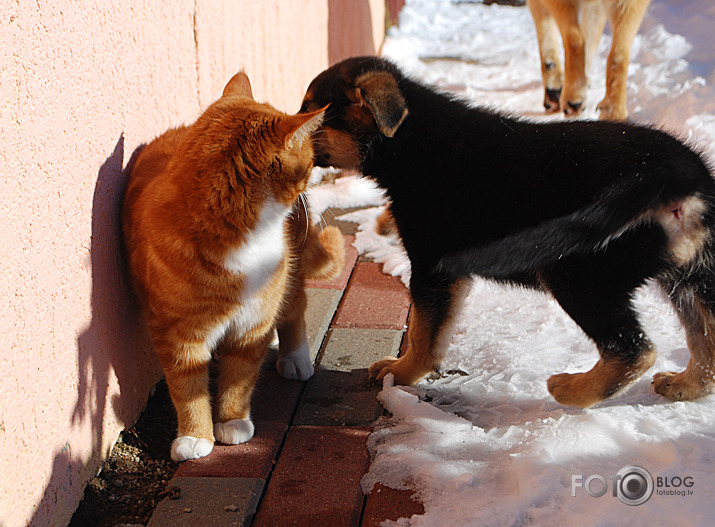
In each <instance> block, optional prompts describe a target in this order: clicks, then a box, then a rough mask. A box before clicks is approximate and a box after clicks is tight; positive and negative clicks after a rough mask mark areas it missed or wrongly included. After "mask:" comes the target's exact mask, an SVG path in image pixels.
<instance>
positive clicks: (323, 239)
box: [301, 223, 345, 280]
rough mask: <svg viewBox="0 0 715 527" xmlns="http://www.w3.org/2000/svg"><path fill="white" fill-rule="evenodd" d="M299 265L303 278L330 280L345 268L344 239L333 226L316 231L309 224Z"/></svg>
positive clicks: (314, 227)
mask: <svg viewBox="0 0 715 527" xmlns="http://www.w3.org/2000/svg"><path fill="white" fill-rule="evenodd" d="M301 264H302V266H303V269H304V271H305V277H306V278H309V279H313V280H330V279H332V278H336V277H338V276H339V275H340V273H342V272H343V268H344V267H345V238H344V237H343V235H342V233H341V232H340V229H338V228H337V227H335V226H333V225H329V226H327V227H325V228H324V229H323V230H321V231H318V228H317V227H316V226H315V225H313V224H312V223H311V224H310V226H309V228H308V236H307V238H306V240H305V245H304V246H303V249H302V251H301Z"/></svg>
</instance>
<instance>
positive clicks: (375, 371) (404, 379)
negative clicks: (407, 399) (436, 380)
mask: <svg viewBox="0 0 715 527" xmlns="http://www.w3.org/2000/svg"><path fill="white" fill-rule="evenodd" d="M433 371H434V369H432V368H427V369H425V368H424V367H423V366H422V365H421V364H420V363H415V362H414V361H412V362H411V361H410V360H409V357H402V358H399V359H396V358H395V357H385V358H384V359H382V360H379V361H377V362H375V363H374V364H373V365H372V366H370V369H369V370H368V374H369V376H370V378H371V379H373V380H374V381H376V382H377V381H382V379H383V378H384V377H385V375H387V374H388V373H391V374H392V375H393V376H394V377H395V384H399V385H402V386H411V385H413V384H415V383H417V382H418V381H420V380H421V379H422V378H424V377H425V376H426V375H428V374H429V373H432V372H433Z"/></svg>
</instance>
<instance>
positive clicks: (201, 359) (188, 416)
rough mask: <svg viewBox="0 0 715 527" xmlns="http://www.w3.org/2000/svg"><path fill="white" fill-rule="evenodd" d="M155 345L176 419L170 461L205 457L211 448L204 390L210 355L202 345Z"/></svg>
mask: <svg viewBox="0 0 715 527" xmlns="http://www.w3.org/2000/svg"><path fill="white" fill-rule="evenodd" d="M155 342H156V343H157V345H156V348H157V352H158V355H159V359H160V360H161V363H162V366H163V369H164V376H165V378H166V384H167V385H168V387H169V394H170V395H171V400H172V402H173V403H174V408H175V409H176V416H177V420H178V435H177V438H176V439H174V442H173V443H172V445H171V459H173V460H174V461H185V460H187V459H197V458H200V457H204V456H208V455H209V454H210V453H211V451H212V450H213V446H214V438H213V422H212V419H211V399H210V396H209V389H208V385H209V381H208V378H209V369H208V363H209V360H210V357H211V355H210V353H209V352H208V350H207V348H206V347H205V346H204V345H189V344H183V345H180V346H172V345H169V344H166V345H164V346H162V344H163V341H161V340H159V339H155ZM166 349H170V350H171V352H168V353H167V352H166ZM177 350H179V351H178V352H177Z"/></svg>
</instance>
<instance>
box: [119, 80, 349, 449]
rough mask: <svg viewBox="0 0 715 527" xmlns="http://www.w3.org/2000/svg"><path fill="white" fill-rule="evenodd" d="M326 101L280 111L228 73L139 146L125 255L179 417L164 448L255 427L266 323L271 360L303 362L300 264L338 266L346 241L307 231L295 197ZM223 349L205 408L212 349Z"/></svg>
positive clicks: (285, 369)
mask: <svg viewBox="0 0 715 527" xmlns="http://www.w3.org/2000/svg"><path fill="white" fill-rule="evenodd" d="M322 118H323V110H319V111H317V112H313V113H309V114H299V115H292V116H291V115H286V114H284V113H281V112H279V111H278V110H276V109H274V108H273V107H271V106H269V105H266V104H260V103H257V102H255V101H254V100H253V98H252V95H251V87H250V83H249V81H248V77H246V75H245V74H243V73H239V74H237V75H236V76H235V77H234V78H233V79H231V81H230V82H229V83H228V85H227V86H226V88H225V89H224V93H223V96H222V97H221V99H219V100H218V101H217V102H215V103H214V104H213V105H212V106H210V107H209V108H208V109H207V110H206V112H205V113H204V114H203V115H202V116H201V117H199V119H198V120H197V121H196V122H195V123H194V124H192V125H190V126H184V127H180V128H176V129H172V130H169V131H167V132H166V133H165V134H164V135H162V136H160V137H158V138H157V139H155V140H154V141H153V142H152V143H150V144H149V145H147V146H146V147H145V148H144V149H143V150H142V151H141V153H140V154H139V155H138V156H137V158H136V161H135V164H134V166H133V167H132V170H131V174H130V176H129V183H128V186H127V191H126V194H125V201H124V210H123V228H124V237H125V243H126V248H127V254H128V259H129V268H130V272H131V276H132V280H133V282H134V286H135V289H136V291H137V294H138V297H139V300H140V303H141V305H142V308H143V311H144V316H145V319H146V322H147V327H148V330H149V334H150V335H151V338H152V341H153V344H154V348H155V349H156V353H157V355H158V356H159V360H160V361H161V365H162V367H163V369H164V374H165V377H166V381H167V384H168V386H169V392H170V394H171V398H172V401H173V403H174V407H175V408H176V413H177V417H178V435H177V438H176V439H175V440H174V442H173V444H172V448H171V457H172V458H173V459H174V460H175V461H182V460H185V459H192V458H198V457H202V456H206V455H208V454H209V452H211V450H212V449H213V444H214V438H215V439H216V440H218V441H220V442H222V443H228V444H237V443H241V442H244V441H247V440H249V439H250V438H251V437H252V436H253V431H254V428H253V423H252V422H251V419H250V415H249V413H250V412H249V403H250V396H251V392H252V390H253V387H254V385H255V382H256V379H257V376H258V373H259V369H260V365H261V362H262V360H263V359H264V357H265V353H266V349H267V345H268V343H269V341H270V339H271V336H272V333H273V329H274V328H277V330H278V334H279V338H280V347H279V358H278V364H277V367H278V371H279V373H280V374H281V375H283V376H284V377H287V378H294V379H300V380H305V379H307V378H309V377H310V376H311V375H312V374H313V365H312V361H311V359H310V355H309V349H308V342H307V339H306V336H305V323H304V321H303V313H304V310H305V306H306V297H305V291H304V281H305V277H306V276H308V277H315V278H329V277H332V276H334V275H336V274H338V273H339V272H340V271H341V269H342V264H343V259H344V243H343V238H342V235H341V234H340V232H339V231H338V230H337V229H336V228H335V227H329V228H326V229H324V230H323V231H321V232H320V233H318V230H317V229H316V227H315V226H314V225H312V224H311V223H310V220H309V218H308V216H307V212H304V211H302V210H301V209H300V208H299V207H298V205H297V198H298V197H299V195H300V194H301V193H302V192H303V191H304V190H305V189H306V186H307V184H308V178H309V175H310V171H311V168H312V166H313V165H312V157H313V150H312V145H311V141H310V140H309V137H310V134H311V133H312V132H313V131H314V130H315V129H316V128H317V126H318V125H319V124H320V122H321V120H322ZM214 350H215V351H216V353H217V354H218V356H219V357H220V374H219V378H218V392H217V398H216V401H215V408H214V409H213V418H212V405H211V398H210V395H209V387H208V384H209V362H210V360H211V357H212V352H213V351H214Z"/></svg>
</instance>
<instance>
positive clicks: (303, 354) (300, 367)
mask: <svg viewBox="0 0 715 527" xmlns="http://www.w3.org/2000/svg"><path fill="white" fill-rule="evenodd" d="M276 369H277V370H278V374H279V375H280V376H281V377H283V378H284V379H289V380H297V381H307V380H308V379H310V378H311V377H312V376H313V373H314V372H315V369H314V368H313V361H312V360H311V358H310V346H309V345H308V342H303V343H302V344H301V345H300V347H298V349H296V350H293V351H291V352H290V353H286V354H285V355H283V356H281V357H279V358H278V361H277V362H276Z"/></svg>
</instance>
